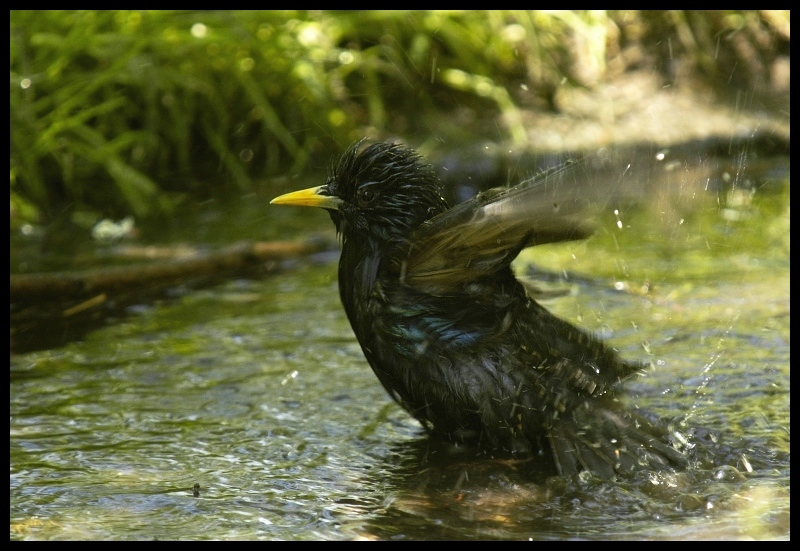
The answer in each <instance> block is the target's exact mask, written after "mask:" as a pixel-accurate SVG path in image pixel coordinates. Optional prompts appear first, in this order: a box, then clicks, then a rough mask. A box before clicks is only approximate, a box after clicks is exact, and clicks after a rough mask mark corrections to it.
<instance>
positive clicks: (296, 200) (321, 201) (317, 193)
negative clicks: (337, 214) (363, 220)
mask: <svg viewBox="0 0 800 551" xmlns="http://www.w3.org/2000/svg"><path fill="white" fill-rule="evenodd" d="M323 191H327V188H326V187H325V186H317V187H310V188H308V189H301V190H300V191H293V192H291V193H286V194H284V195H280V196H278V197H276V198H275V199H273V200H272V201H270V202H269V204H270V205H294V206H296V207H319V208H322V209H337V208H339V205H341V204H342V200H341V199H339V198H338V197H335V196H333V195H322V192H323Z"/></svg>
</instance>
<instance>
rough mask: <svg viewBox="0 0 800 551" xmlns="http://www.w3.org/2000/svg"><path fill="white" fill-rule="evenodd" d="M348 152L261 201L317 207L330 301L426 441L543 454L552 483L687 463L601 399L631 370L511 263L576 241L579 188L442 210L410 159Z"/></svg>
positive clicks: (418, 162)
mask: <svg viewBox="0 0 800 551" xmlns="http://www.w3.org/2000/svg"><path fill="white" fill-rule="evenodd" d="M362 144H363V140H362V141H361V142H357V143H355V144H353V145H352V146H351V147H350V148H349V149H347V151H346V152H345V153H344V154H343V156H342V157H341V159H340V160H339V161H338V163H336V164H335V165H334V166H332V168H331V170H330V173H329V176H328V178H327V180H326V181H325V184H324V185H322V186H319V187H315V188H311V189H306V190H302V191H297V192H294V193H288V194H286V195H281V196H280V197H277V198H275V199H273V200H272V203H273V204H286V205H299V206H314V207H321V208H324V209H326V210H327V211H328V212H329V213H330V216H331V218H332V220H333V223H334V224H335V226H336V231H337V233H338V235H339V237H340V240H341V248H342V252H341V258H340V260H339V291H340V294H341V299H342V303H343V305H344V308H345V310H346V312H347V317H348V318H349V319H350V324H351V325H352V327H353V331H354V332H355V335H356V337H357V338H358V342H359V343H360V344H361V348H362V350H363V351H364V355H365V356H366V358H367V361H368V362H369V364H370V365H371V366H372V369H373V370H374V372H375V374H376V375H377V376H378V379H380V381H381V383H383V386H384V387H385V388H386V390H387V391H388V392H389V394H390V395H391V396H392V398H394V399H395V400H396V401H397V402H398V403H399V404H400V405H401V406H403V408H405V409H406V410H407V411H408V412H409V413H410V414H411V415H413V416H414V417H416V418H417V419H418V420H419V422H420V423H421V424H422V425H423V426H424V427H425V428H426V429H428V430H429V431H430V432H431V433H433V434H435V435H439V436H442V437H444V438H445V439H447V440H450V441H453V442H456V443H465V444H476V445H477V446H478V447H479V449H480V450H482V451H483V452H484V453H485V454H488V455H489V456H492V457H508V456H513V457H534V458H535V457H537V456H538V457H544V458H545V459H546V460H547V461H551V460H550V459H549V458H550V457H552V462H551V463H549V465H550V466H551V467H552V466H553V465H554V466H555V467H556V469H557V470H558V472H559V473H561V474H572V473H575V472H577V471H580V470H584V469H585V470H589V471H591V472H593V473H594V474H596V475H598V476H601V477H604V478H608V477H611V476H613V475H614V474H615V473H629V472H632V471H635V470H640V469H642V468H645V469H666V468H672V467H681V466H684V465H685V464H686V459H685V457H684V455H683V454H682V453H680V452H679V451H677V450H676V449H675V448H673V447H672V446H671V445H669V444H668V443H667V440H666V436H667V431H666V429H665V428H663V427H660V426H656V425H654V424H651V423H648V422H647V421H646V420H645V419H643V418H642V417H641V416H638V415H636V414H634V413H633V412H630V411H626V410H625V409H623V408H622V406H621V405H620V404H619V403H618V401H617V400H616V399H615V397H614V393H615V391H616V390H617V388H618V387H619V386H620V383H621V382H622V381H623V380H626V379H629V378H631V377H633V376H634V375H636V374H637V373H638V372H640V371H641V370H642V368H643V366H642V365H641V364H639V363H634V362H626V361H623V360H622V359H621V358H620V357H619V356H618V355H617V354H616V352H615V351H614V350H612V349H611V348H609V347H608V346H606V345H605V344H604V343H603V342H601V341H600V340H598V338H596V337H595V336H593V335H591V334H589V333H587V332H584V331H582V330H581V329H578V328H576V327H574V326H572V325H570V324H569V323H567V322H565V321H563V320H561V319H559V318H557V317H555V316H554V315H553V314H551V313H550V312H548V311H547V310H546V309H545V308H543V307H542V306H541V305H539V304H538V303H537V302H536V301H535V300H534V299H533V298H532V297H531V293H529V292H528V290H527V288H526V286H525V285H523V283H521V282H520V281H519V280H517V278H516V277H515V276H514V273H513V271H512V269H511V266H510V265H511V261H512V260H514V258H515V257H516V256H517V255H518V254H519V252H520V251H521V250H522V249H523V248H525V247H528V246H533V245H539V244H542V243H548V242H556V241H566V240H570V239H578V238H583V237H586V236H587V235H589V233H590V232H591V227H590V226H589V225H588V224H587V223H586V222H585V218H584V216H585V214H584V213H583V207H584V206H585V205H584V203H585V200H583V199H581V196H580V195H579V194H578V193H564V192H563V190H561V191H560V187H559V186H555V185H553V183H552V182H553V181H554V180H557V179H558V178H556V177H554V176H553V175H552V174H549V175H545V176H544V177H540V178H536V179H534V180H531V181H527V182H523V183H522V184H520V185H518V186H516V187H511V188H498V189H493V190H489V191H487V192H484V193H481V194H478V195H477V196H476V197H474V198H473V199H471V200H468V201H466V202H464V203H461V204H459V205H457V206H456V207H454V208H452V209H449V208H448V205H447V203H446V202H445V200H444V199H443V198H442V196H441V192H440V184H439V181H438V179H437V177H436V175H435V173H434V171H433V169H432V168H431V167H430V166H429V165H427V164H426V163H425V162H424V161H423V159H422V158H421V157H420V156H419V155H418V154H417V153H416V152H414V151H413V150H411V149H407V148H404V147H402V146H399V145H395V144H386V143H377V144H374V145H371V146H369V147H366V148H363V147H362ZM567 172H569V171H567ZM563 174H564V172H562V175H563ZM548 450H549V452H548Z"/></svg>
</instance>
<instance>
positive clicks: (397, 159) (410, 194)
mask: <svg viewBox="0 0 800 551" xmlns="http://www.w3.org/2000/svg"><path fill="white" fill-rule="evenodd" d="M362 144H363V140H362V141H359V142H356V143H355V144H353V145H351V146H350V147H349V148H348V149H347V151H345V153H344V154H343V155H342V157H341V158H340V159H339V160H338V162H336V163H334V165H333V166H332V167H331V169H330V172H329V174H328V179H327V180H326V181H325V183H324V184H323V185H321V186H318V187H315V188H310V189H305V190H301V191H296V192H294V193H287V194H286V195H281V196H280V197H276V198H275V199H273V200H272V201H271V203H273V204H277V205H298V206H312V207H320V208H324V209H326V210H328V212H329V213H330V215H331V219H332V220H333V223H334V224H335V225H336V231H337V232H339V233H340V234H341V235H342V236H343V237H344V238H345V239H351V238H352V239H360V238H372V239H378V240H379V241H380V242H383V243H392V242H396V241H399V240H402V239H404V238H406V237H408V235H409V234H410V233H411V231H413V230H414V229H415V228H416V227H418V226H419V225H420V224H422V223H423V222H424V221H425V220H428V219H429V218H431V217H433V216H435V215H436V214H439V213H441V212H444V211H445V210H447V203H446V202H445V200H444V199H443V198H442V196H441V193H440V186H439V180H438V178H437V177H436V174H435V173H434V171H433V169H432V168H431V167H430V166H429V165H428V164H426V163H425V162H424V161H423V160H422V158H421V157H420V156H419V155H418V154H417V153H416V152H414V151H413V150H411V149H407V148H404V147H402V146H400V145H397V144H388V143H376V144H374V145H370V146H368V147H366V148H363V149H362V148H361V146H362Z"/></svg>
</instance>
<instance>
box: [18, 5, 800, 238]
mask: <svg viewBox="0 0 800 551" xmlns="http://www.w3.org/2000/svg"><path fill="white" fill-rule="evenodd" d="M788 25H789V15H788V11H786V12H780V13H777V14H776V13H772V12H765V13H762V12H722V11H718V12H606V11H585V12H506V11H489V12H476V11H461V12H430V11H411V12H400V11H390V12H386V11H353V12H324V11H317V12H299V11H261V12H243V11H234V12H228V11H225V12H162V11H154V12H150V11H70V12H65V11H12V12H11V15H10V27H11V32H10V63H11V70H10V102H11V110H10V112H11V166H10V184H11V211H12V224H19V223H21V222H22V221H38V222H42V223H46V222H48V221H52V220H54V219H57V218H58V217H59V216H63V215H64V213H67V215H69V213H73V212H76V211H81V210H83V211H88V212H91V213H95V214H97V215H98V216H100V215H104V216H111V217H114V218H117V219H119V218H122V217H124V216H126V215H128V214H133V215H136V216H138V217H144V216H148V215H153V214H160V213H161V214H163V213H169V212H170V209H172V208H174V206H175V205H176V199H178V198H179V197H181V196H182V195H184V194H192V195H194V196H200V197H203V196H211V195H214V194H220V193H225V192H229V191H231V190H237V191H239V192H246V191H249V190H252V189H253V188H254V185H255V182H256V181H258V180H259V179H262V178H265V177H270V176H275V175H279V174H283V173H286V172H292V173H294V172H298V171H301V170H304V169H305V168H306V167H308V166H309V165H312V166H314V167H317V168H319V162H317V161H315V159H316V158H317V157H316V155H317V154H320V153H322V154H324V156H323V158H328V155H329V154H330V153H333V152H336V151H340V150H341V148H342V147H343V146H344V145H346V144H348V143H349V142H350V141H352V140H353V139H355V138H358V137H360V136H363V135H368V136H372V137H383V136H386V135H402V136H410V135H413V134H425V135H436V136H446V137H447V138H448V139H450V140H451V141H455V142H461V143H464V142H467V141H469V140H471V139H474V136H475V131H476V129H477V128H479V122H480V120H481V119H483V120H486V119H490V118H491V120H492V121H493V125H495V124H498V123H495V122H494V121H498V120H499V121H500V122H499V126H500V128H501V129H502V131H503V132H504V133H505V134H506V136H507V138H508V139H509V140H513V141H515V142H517V143H520V142H524V141H525V133H524V132H523V131H522V128H521V123H520V122H519V120H520V119H519V116H518V111H517V110H518V109H519V108H520V107H522V106H524V107H526V108H531V107H534V108H542V109H557V105H556V104H555V102H554V100H553V98H554V94H555V91H556V90H557V89H558V88H559V87H561V86H588V87H591V86H592V85H593V84H595V83H597V82H599V81H602V80H604V79H607V78H609V76H613V75H614V74H618V73H620V72H621V71H624V70H626V69H627V68H629V67H631V66H636V65H637V64H639V65H643V64H645V63H647V64H652V66H654V67H657V68H658V69H659V70H660V71H662V73H663V75H664V78H665V80H667V81H669V80H670V79H672V78H674V71H675V67H676V62H677V61H678V60H681V61H682V63H684V65H685V66H689V67H691V68H692V69H694V70H698V71H699V74H701V75H704V76H705V77H706V78H707V82H709V83H712V84H713V83H715V82H719V81H720V80H723V81H725V82H726V83H728V84H730V82H731V76H732V75H735V77H736V79H739V80H741V82H740V83H739V84H741V85H744V86H751V85H756V84H758V83H763V82H767V81H768V76H769V75H768V71H769V68H770V62H771V60H772V59H774V58H775V57H776V56H778V55H786V56H788V50H789V31H788ZM734 68H738V69H734ZM723 75H724V79H722V76H723Z"/></svg>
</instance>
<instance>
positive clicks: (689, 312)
mask: <svg viewBox="0 0 800 551" xmlns="http://www.w3.org/2000/svg"><path fill="white" fill-rule="evenodd" d="M311 184H313V182H309V183H308V185H311ZM297 187H298V188H299V187H301V185H298V186H297ZM704 187H705V186H704V185H703V183H702V181H700V182H699V183H698V185H697V186H695V187H692V188H691V189H688V188H682V189H681V190H680V192H679V193H675V192H669V193H667V192H665V193H663V194H659V195H658V196H657V197H651V198H650V199H649V200H648V201H647V202H646V203H640V204H638V205H630V206H628V207H627V208H625V209H623V210H621V211H620V212H618V213H617V214H616V215H614V214H610V215H609V218H608V220H607V221H606V222H607V223H606V224H605V225H604V226H603V227H601V230H600V231H598V233H597V234H596V235H595V236H594V237H593V238H591V239H589V240H588V241H586V242H580V243H570V244H565V245H558V246H545V247H541V248H536V249H530V250H528V251H525V253H524V255H523V257H522V258H521V259H520V262H519V263H518V265H517V270H518V272H519V273H531V272H530V270H531V263H533V265H535V268H536V273H535V274H534V275H535V277H536V279H538V280H539V282H540V285H542V286H544V287H546V288H548V289H551V290H552V289H555V290H557V291H559V292H560V296H557V297H556V298H551V299H548V300H547V301H546V302H545V304H546V306H547V307H548V308H550V309H551V310H553V311H555V312H556V313H558V314H559V315H560V316H562V317H564V318H566V319H568V320H570V321H572V322H573V323H576V324H578V325H580V326H582V327H585V328H587V329H590V330H593V331H596V332H598V333H600V334H601V335H603V336H604V337H605V338H607V339H608V340H610V342H612V343H613V344H614V346H615V347H617V348H618V349H619V350H620V352H621V354H622V355H623V356H625V357H629V358H639V359H643V360H649V361H651V362H652V363H653V364H654V366H655V368H654V369H653V370H651V371H650V372H648V375H647V376H646V377H644V378H642V379H640V380H638V381H636V382H635V383H633V384H631V385H629V390H630V392H629V393H628V394H627V395H626V396H625V398H624V399H625V401H626V402H627V403H628V404H629V405H630V406H631V407H639V408H642V409H644V410H647V411H650V412H653V413H655V414H658V415H661V416H664V417H669V418H673V419H684V418H685V419H686V427H687V430H688V429H689V428H690V427H701V428H707V429H710V430H711V436H710V438H713V439H715V440H716V441H717V443H716V444H715V445H714V446H715V449H718V451H717V452H716V455H715V458H714V464H711V465H709V464H702V465H700V466H698V467H696V468H694V469H692V470H690V471H688V472H686V473H678V474H660V475H659V474H652V473H644V474H642V475H639V476H636V477H634V478H632V479H625V480H618V481H612V482H607V481H599V480H595V479H592V478H590V477H584V476H579V477H573V478H562V477H553V478H549V479H542V478H539V477H534V476H531V475H530V472H529V469H527V468H526V465H525V464H515V463H494V462H483V463H477V464H476V463H469V462H462V461H460V460H459V459H458V458H453V457H448V454H449V450H447V449H446V448H442V447H440V446H436V445H434V444H433V443H431V442H430V441H429V440H428V439H427V437H426V436H425V435H424V433H423V432H422V431H421V429H420V428H419V426H418V425H417V424H416V422H415V421H413V420H412V419H411V418H410V417H409V416H408V415H407V414H405V413H404V412H403V411H402V410H401V409H400V408H399V407H398V406H395V405H394V404H393V403H391V402H390V400H389V399H388V397H387V396H386V394H385V392H384V390H383V389H382V387H381V386H380V384H379V383H378V381H377V379H376V378H375V376H374V375H373V374H372V372H371V370H370V369H369V366H368V365H367V364H366V362H365V360H364V359H363V356H362V354H361V351H360V349H359V347H358V344H357V343H356V342H355V339H354V337H353V335H352V332H351V330H350V328H349V326H348V324H347V321H346V318H345V316H344V312H343V311H342V309H341V306H340V304H339V299H338V292H337V284H336V265H335V262H331V261H324V259H322V260H321V261H320V262H313V263H308V264H304V265H300V266H298V267H297V268H296V269H293V270H290V271H285V272H283V273H280V274H278V275H275V276H272V277H269V278H265V279H263V280H237V281H229V282H227V283H225V284H223V285H221V286H218V287H214V288H211V289H206V290H202V291H195V292H191V293H186V294H184V295H183V296H182V297H180V298H177V299H174V300H172V301H168V302H162V303H157V304H154V305H149V306H142V307H140V308H137V309H136V313H135V314H133V315H131V316H128V317H126V318H124V319H123V320H122V321H120V322H119V323H117V324H114V325H109V326H107V327H105V328H103V329H100V330H97V331H94V332H92V333H90V334H89V335H88V336H87V337H86V338H85V339H84V340H83V341H81V342H73V343H70V344H67V345H66V346H63V347H61V348H57V349H52V350H43V351H37V352H29V353H25V354H17V355H12V356H11V381H10V471H11V475H10V537H11V539H143V540H151V539H198V540H200V539H267V540H272V539H290V540H295V539H299V540H304V539H333V540H340V539H529V538H530V539H570V538H577V539H631V538H635V539H672V538H680V539H718V538H724V539H788V538H789V534H790V532H789V518H790V505H789V489H790V469H789V464H790V462H789V447H790V446H789V444H790V439H789V425H790V423H789V404H790V402H789V391H790V386H789V354H790V353H789V339H790V330H789V327H790V314H789V199H788V195H789V192H788V188H789V186H788V175H786V176H785V178H784V179H781V178H778V179H777V180H776V179H774V178H772V179H770V178H767V179H765V180H757V181H754V182H750V183H749V184H748V185H735V186H731V187H728V188H726V189H724V190H721V191H708V190H704ZM753 189H757V191H756V192H755V193H753V192H752V190H753ZM673 191H674V190H673ZM268 199H269V197H264V198H263V201H262V200H261V198H258V199H257V200H253V199H252V198H251V199H250V200H249V201H248V204H249V207H248V208H247V209H245V210H240V211H235V212H233V213H230V215H229V216H228V215H219V216H221V217H222V219H220V220H219V221H218V222H217V223H218V224H221V225H223V226H226V227H227V226H228V225H235V224H237V223H238V224H243V225H245V226H247V227H248V228H252V227H255V226H256V225H259V226H264V227H265V228H266V229H263V230H261V231H263V232H264V234H265V235H269V236H272V237H275V236H279V235H280V236H282V237H284V238H286V237H289V236H288V235H285V233H291V232H293V231H294V230H292V229H291V228H294V227H311V228H312V230H313V231H319V232H327V233H331V234H332V231H333V230H332V227H331V224H330V222H329V220H328V219H327V216H326V215H325V214H324V213H321V212H309V211H308V210H303V209H296V210H295V209H287V208H283V209H281V210H279V211H278V210H276V211H273V210H272V209H278V207H269V206H268V205H267V202H268ZM258 201H260V202H261V203H262V207H263V209H262V207H259V210H258V212H259V213H260V214H258V215H253V211H252V204H253V203H257V202H258ZM618 222H619V223H620V224H618ZM189 226H190V224H188V223H187V227H189ZM290 227H291V228H290ZM251 237H252V235H251ZM563 271H566V272H567V273H568V275H569V276H570V277H569V279H568V280H566V281H564V280H562V279H558V278H555V277H552V276H553V275H554V274H555V275H560V274H562V273H563ZM195 485H199V488H198V490H197V491H196V492H195V491H193V488H194V487H195ZM195 494H197V495H195Z"/></svg>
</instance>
